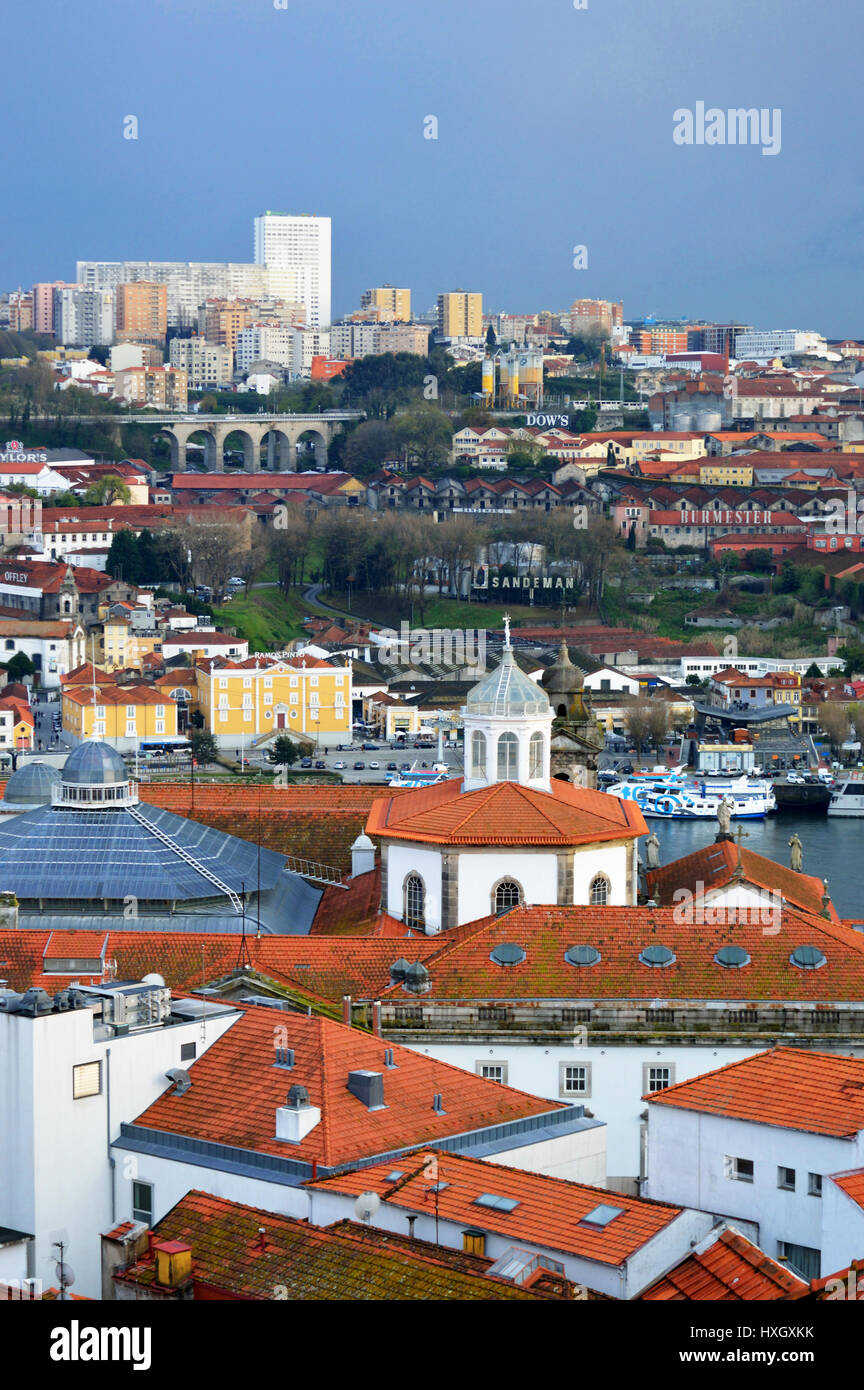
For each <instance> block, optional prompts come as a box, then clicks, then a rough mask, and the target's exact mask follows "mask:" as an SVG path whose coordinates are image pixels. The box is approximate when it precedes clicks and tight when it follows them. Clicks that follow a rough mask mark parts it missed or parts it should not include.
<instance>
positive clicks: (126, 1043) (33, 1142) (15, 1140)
mask: <svg viewBox="0 0 864 1390" xmlns="http://www.w3.org/2000/svg"><path fill="white" fill-rule="evenodd" d="M236 1018H237V1015H236V1014H225V1015H222V1016H221V1017H220V1018H218V1019H212V1020H210V1021H208V1023H207V1024H206V1033H205V1036H204V1037H203V1038H202V1025H201V1024H200V1023H178V1024H175V1025H171V1026H170V1027H163V1028H155V1029H152V1030H147V1031H144V1032H140V1033H130V1034H129V1035H128V1036H126V1037H120V1038H112V1039H111V1041H110V1042H95V1041H94V1039H93V1014H92V1012H91V1011H90V1010H89V1009H76V1010H73V1011H70V1012H69V1013H62V1014H48V1015H45V1016H43V1017H39V1018H28V1017H24V1016H22V1015H20V1014H7V1013H5V1012H2V1013H0V1224H2V1225H8V1226H11V1227H13V1228H15V1229H17V1230H22V1231H28V1232H29V1231H32V1232H33V1233H34V1235H35V1237H36V1245H35V1266H34V1269H33V1274H34V1276H35V1277H36V1278H40V1279H42V1280H43V1282H45V1283H46V1285H49V1284H51V1283H56V1279H54V1276H53V1269H54V1263H55V1261H56V1252H55V1251H54V1250H52V1241H54V1240H57V1239H63V1240H64V1241H68V1243H69V1250H68V1258H69V1262H70V1263H71V1265H72V1267H73V1269H74V1270H75V1273H76V1276H77V1277H76V1283H75V1291H76V1293H83V1294H86V1295H88V1296H89V1297H91V1298H99V1297H100V1290H101V1275H100V1245H99V1236H100V1233H101V1232H102V1231H106V1230H108V1229H109V1228H110V1227H111V1225H112V1224H114V1212H112V1204H111V1169H110V1166H109V1162H108V1143H109V1137H110V1138H111V1139H113V1138H116V1136H117V1134H118V1133H119V1130H120V1125H121V1123H122V1122H124V1121H126V1122H128V1121H130V1120H132V1119H134V1117H135V1116H136V1115H138V1114H140V1112H141V1111H142V1110H144V1109H146V1107H147V1106H148V1105H150V1104H151V1103H152V1102H153V1101H154V1100H156V1098H157V1097H158V1096H160V1095H161V1094H162V1093H163V1092H164V1091H165V1090H167V1088H168V1086H169V1085H170V1082H169V1081H168V1080H167V1078H166V1076H165V1073H166V1072H167V1071H168V1070H169V1068H171V1067H177V1066H180V1065H181V1061H180V1047H181V1044H182V1043H184V1042H195V1043H196V1044H197V1048H198V1055H199V1056H200V1055H201V1053H202V1052H203V1051H204V1050H205V1049H206V1048H207V1047H209V1046H210V1045H211V1043H213V1042H215V1041H216V1039H217V1037H219V1036H220V1035H221V1034H222V1033H223V1032H224V1031H225V1029H226V1028H227V1027H228V1026H229V1025H230V1024H231V1023H233V1022H234V1021H236ZM109 1053H110V1059H109ZM97 1060H101V1061H102V1093H101V1095H98V1096H88V1097H86V1098H84V1099H80V1100H73V1099H72V1068H73V1066H76V1065H78V1064H79V1063H82V1062H89V1061H97ZM109 1061H110V1088H109ZM184 1065H187V1066H188V1065H189V1064H188V1063H186V1064H184ZM109 1104H110V1114H109ZM117 1182H118V1190H119V1184H120V1174H119V1173H118V1175H117ZM130 1190H131V1189H130ZM118 1219H119V1218H118Z"/></svg>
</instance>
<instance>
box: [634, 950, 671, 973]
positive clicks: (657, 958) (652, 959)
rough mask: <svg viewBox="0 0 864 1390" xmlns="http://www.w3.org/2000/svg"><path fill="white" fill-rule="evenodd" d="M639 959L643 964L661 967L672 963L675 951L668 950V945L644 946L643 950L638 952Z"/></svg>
mask: <svg viewBox="0 0 864 1390" xmlns="http://www.w3.org/2000/svg"><path fill="white" fill-rule="evenodd" d="M639 959H640V960H641V962H642V964H643V965H653V966H655V967H657V968H658V969H662V968H663V966H666V965H672V964H673V962H674V960H675V952H674V951H670V950H669V947H668V946H646V947H645V949H644V951H640V952H639Z"/></svg>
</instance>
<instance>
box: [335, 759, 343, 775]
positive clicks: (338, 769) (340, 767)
mask: <svg viewBox="0 0 864 1390" xmlns="http://www.w3.org/2000/svg"><path fill="white" fill-rule="evenodd" d="M333 767H334V770H335V771H336V772H342V771H343V770H344V768H345V763H344V762H343V761H342V759H341V758H340V759H339V761H338V762H337V763H334V764H333Z"/></svg>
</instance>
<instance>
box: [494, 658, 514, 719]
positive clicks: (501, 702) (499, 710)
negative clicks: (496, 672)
mask: <svg viewBox="0 0 864 1390" xmlns="http://www.w3.org/2000/svg"><path fill="white" fill-rule="evenodd" d="M512 675H513V667H512V666H511V665H510V664H509V662H508V664H507V665H506V666H505V667H504V676H503V679H502V680H501V681H499V683H498V689H497V691H496V693H495V707H494V709H493V711H492V713H493V714H506V713H507V692H508V691H509V689H510V677H511V676H512Z"/></svg>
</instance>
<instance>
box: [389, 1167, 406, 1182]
mask: <svg viewBox="0 0 864 1390" xmlns="http://www.w3.org/2000/svg"><path fill="white" fill-rule="evenodd" d="M404 1176H405V1173H404V1170H403V1169H402V1168H394V1169H393V1172H392V1173H388V1174H387V1181H388V1182H395V1181H396V1179H397V1178H404Z"/></svg>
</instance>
